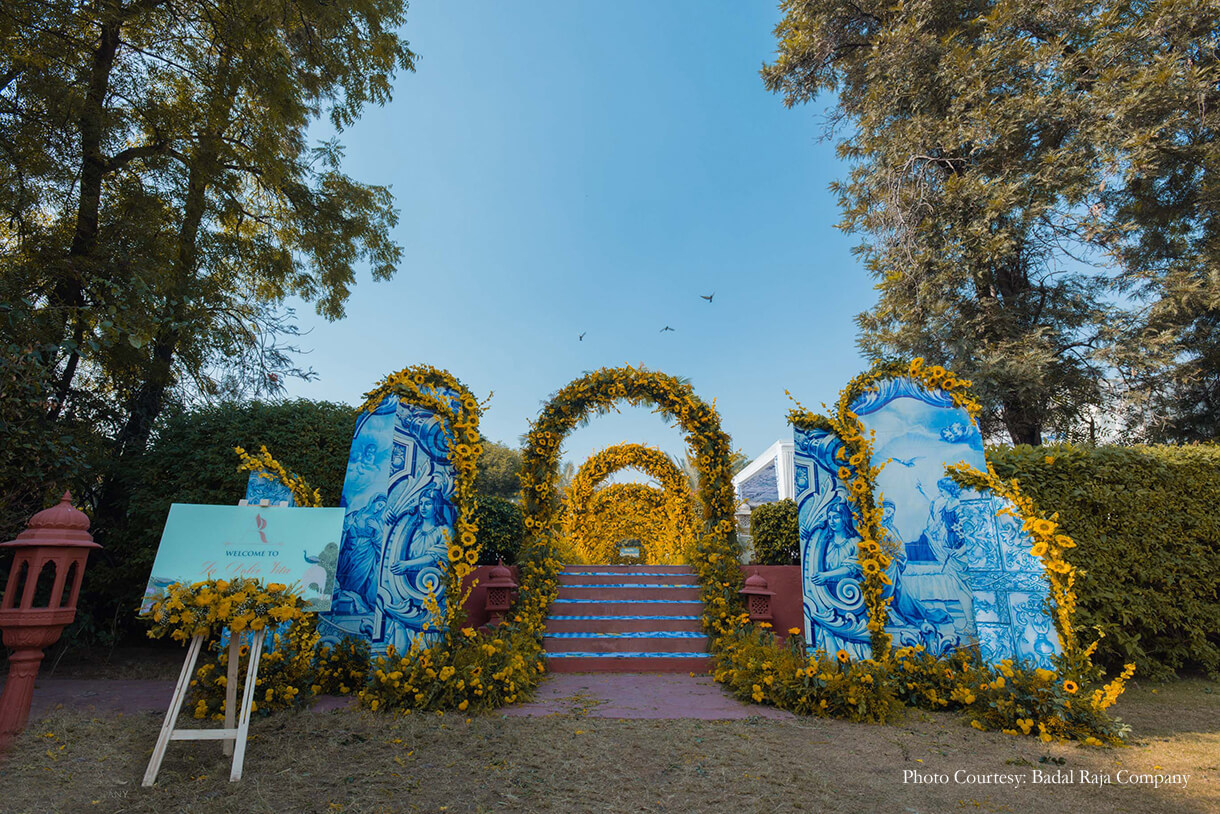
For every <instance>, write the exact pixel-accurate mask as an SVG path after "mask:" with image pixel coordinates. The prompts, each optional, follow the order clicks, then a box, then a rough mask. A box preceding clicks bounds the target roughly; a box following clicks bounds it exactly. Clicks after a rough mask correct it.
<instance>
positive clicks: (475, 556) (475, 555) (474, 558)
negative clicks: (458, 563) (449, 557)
mask: <svg viewBox="0 0 1220 814" xmlns="http://www.w3.org/2000/svg"><path fill="white" fill-rule="evenodd" d="M463 556H465V557H466V562H467V563H469V564H470V565H474V564H475V563H476V562H478V561H479V552H477V551H475V550H474V549H473V548H471V549H467V551H466V553H465V555H463Z"/></svg>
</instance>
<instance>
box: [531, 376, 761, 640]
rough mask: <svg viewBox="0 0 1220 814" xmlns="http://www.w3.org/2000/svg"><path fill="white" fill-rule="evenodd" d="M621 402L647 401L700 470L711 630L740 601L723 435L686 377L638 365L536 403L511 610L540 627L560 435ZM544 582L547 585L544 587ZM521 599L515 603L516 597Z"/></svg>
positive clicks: (701, 549) (546, 599)
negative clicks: (671, 425)
mask: <svg viewBox="0 0 1220 814" xmlns="http://www.w3.org/2000/svg"><path fill="white" fill-rule="evenodd" d="M621 401H625V402H627V403H628V404H630V405H633V406H644V405H647V406H651V407H653V408H654V410H655V411H656V412H658V413H660V414H661V415H662V416H663V417H664V418H666V419H667V420H670V421H674V422H676V423H677V424H678V426H680V427H681V428H682V430H683V432H685V434H686V438H687V443H688V445H689V447H690V452H691V456H692V457H693V459H694V461H695V463H696V465H697V466H698V469H699V500H700V504H701V507H702V516H703V530H702V534H700V535H699V538H698V541H697V542H696V545H695V553H694V556H693V560H694V564H695V566H696V568H697V570H698V573H699V580H700V585H701V588H702V590H701V595H702V598H703V602H704V608H705V609H706V610H705V615H704V627H705V628H706V629H707V631H708V632H709V633H710V634H712V635H716V634H717V632H718V631H721V630H723V629H725V627H726V626H727V625H726V621H727V619H728V618H729V617H730V616H732V615H734V614H735V613H736V611H737V608H738V606H739V605H740V598H739V597H738V596H737V589H738V588H740V587H741V581H742V577H741V570H740V569H739V568H738V557H739V547H738V545H737V540H736V534H735V528H734V524H733V510H734V509H735V508H736V505H735V495H734V491H733V473H732V471H731V469H730V465H729V436H728V435H727V434H726V433H725V432H724V431H723V430H722V429H721V428H720V417H719V415H717V413H716V409H715V403H714V402H713V404H710V405H709V404H707V403H706V402H704V401H703V400H702V399H700V398H699V397H698V396H696V395H695V392H694V390H693V388H691V386H690V384H689V383H688V382H685V381H683V380H681V379H677V378H675V377H673V376H669V375H666V374H664V373H660V372H658V371H653V370H648V369H647V368H643V367H639V368H637V367H631V366H627V367H620V368H601V369H600V370H595V371H593V372H591V373H588V374H586V375H585V376H583V377H581V378H580V379H577V380H576V381H573V382H571V383H570V384H568V385H567V386H566V387H564V388H563V389H562V390H560V391H559V392H558V393H556V394H555V395H554V396H553V397H552V398H551V400H550V401H549V402H548V403H547V405H546V406H545V407H544V408H543V410H542V413H541V415H540V416H539V417H538V420H537V421H536V422H534V423H533V424H532V425H531V426H530V430H529V433H528V434H527V436H526V444H525V454H524V456H523V460H522V471H521V505H522V509H523V511H524V514H525V527H526V528H525V534H526V539H525V543H524V546H523V551H522V554H523V558H524V560H525V568H523V570H522V580H521V585H522V590H521V601H522V602H526V603H528V605H527V606H526V607H527V610H525V611H524V613H523V612H522V610H520V609H519V610H518V615H519V616H524V618H525V619H526V620H528V623H529V624H531V625H537V626H538V627H539V628H541V625H542V622H543V620H544V619H545V616H546V611H547V608H548V607H549V604H550V598H552V597H553V596H554V588H553V584H554V581H555V574H556V571H557V569H558V567H559V564H558V562H557V561H556V560H555V558H554V556H553V550H554V538H555V536H556V525H557V523H556V519H557V514H558V495H557V488H556V480H557V477H558V470H559V452H560V448H561V446H562V445H563V439H564V438H566V437H567V434H568V433H569V432H571V430H572V429H573V428H574V427H575V426H577V424H579V423H580V422H581V421H583V420H585V419H586V418H588V417H589V416H590V415H591V414H603V413H606V412H609V411H611V410H614V409H616V405H617V404H618V403H619V402H621ZM548 583H549V584H550V585H551V586H552V587H548ZM519 604H520V603H519Z"/></svg>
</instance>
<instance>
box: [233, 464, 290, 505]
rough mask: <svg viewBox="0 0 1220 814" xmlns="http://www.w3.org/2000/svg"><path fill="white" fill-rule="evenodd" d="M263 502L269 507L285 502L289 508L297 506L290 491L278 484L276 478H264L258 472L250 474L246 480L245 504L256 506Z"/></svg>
mask: <svg viewBox="0 0 1220 814" xmlns="http://www.w3.org/2000/svg"><path fill="white" fill-rule="evenodd" d="M264 500H266V501H267V502H268V505H270V506H278V505H280V504H281V503H283V502H285V501H287V503H288V505H289V506H295V505H297V503H296V499H295V498H293V496H292V490H291V489H289V488H288V487H287V486H285V485H284V484H282V483H280V481H279V479H278V478H265V477H263V476H262V475H260V474H259V473H258V472H251V473H250V477H249V478H247V479H246V502H247V503H249V504H251V505H258V504H259V503H261V502H262V501H264Z"/></svg>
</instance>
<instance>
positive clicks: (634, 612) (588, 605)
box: [551, 597, 703, 616]
mask: <svg viewBox="0 0 1220 814" xmlns="http://www.w3.org/2000/svg"><path fill="white" fill-rule="evenodd" d="M551 613H552V614H554V615H555V616H700V615H702V613H703V603H702V602H700V601H699V600H698V599H695V600H690V599H637V600H630V599H620V598H617V597H616V598H614V599H581V598H577V599H556V600H555V601H554V602H553V603H551Z"/></svg>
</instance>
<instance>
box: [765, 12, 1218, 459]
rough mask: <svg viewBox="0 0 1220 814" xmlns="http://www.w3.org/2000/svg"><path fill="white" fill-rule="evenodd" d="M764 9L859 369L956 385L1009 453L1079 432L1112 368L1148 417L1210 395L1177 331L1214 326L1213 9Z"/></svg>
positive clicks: (776, 81)
mask: <svg viewBox="0 0 1220 814" xmlns="http://www.w3.org/2000/svg"><path fill="white" fill-rule="evenodd" d="M781 8H782V9H783V11H784V15H785V16H784V18H783V20H782V21H781V22H780V24H779V25H778V26H777V28H776V31H775V33H776V38H777V40H778V52H777V56H776V59H775V61H774V62H773V63H772V64H770V65H768V66H766V67H765V68H764V69H763V78H764V80H765V82H766V85H767V87H768V88H769V89H770V90H772V91H774V92H777V93H780V94H782V95H783V97H784V100H785V102H786V103H787V104H789V105H794V104H801V103H805V102H811V101H814V100H816V99H819V98H824V99H830V100H832V101H831V103H830V107H831V110H830V115H829V117H828V118H829V121H830V123H831V124H830V125H829V132H830V133H835V132H839V133H841V134H843V138H842V140H841V141H840V143H839V155H840V156H841V157H842V158H844V159H845V160H847V161H848V162H850V163H851V172H850V175H849V177H848V178H846V179H845V180H844V181H842V182H841V183H837V184H835V185H834V187H833V188H834V190H835V192H837V194H838V196H839V203H840V208H841V209H842V212H843V216H844V217H843V220H842V222H841V224H840V225H841V227H842V228H843V229H845V230H846V231H848V232H852V233H857V234H860V235H861V236H862V237H863V242H862V244H861V245H860V247H859V250H858V251H859V254H860V255H861V256H862V258H863V259H864V261H865V263H866V266H867V268H868V270H869V272H870V273H871V274H872V275H873V277H874V278H875V279H876V280H877V281H878V285H877V288H878V290H879V292H880V297H879V300H878V302H877V304H876V305H875V306H874V307H873V308H872V309H871V310H870V311H868V312H866V313H864V314H861V315H860V316H859V317H858V324H859V325H860V328H861V340H860V342H861V345H862V347H863V349H864V351H865V352H866V354H867V355H869V356H870V357H872V358H881V357H883V356H885V355H886V354H898V355H901V356H905V357H908V358H909V357H916V356H918V357H924V358H926V359H928V360H929V362H933V363H938V364H945V365H946V366H948V367H950V368H952V369H953V370H954V371H955V372H956V373H958V374H960V375H963V376H965V377H966V378H968V379H971V380H973V381H974V382H975V384H976V387H977V392H978V395H979V396H980V397H981V399H982V401H983V403H984V405H985V406H986V407H987V412H986V413H985V414H984V416H983V419H984V423H985V427H984V429H985V430H987V431H989V432H993V431H994V430H995V429H998V428H1001V427H1002V428H1003V429H1004V430H1006V431H1007V433H1008V434H1009V436H1010V437H1011V438H1012V439H1013V441H1014V443H1035V444H1036V443H1039V442H1040V440H1041V437H1042V432H1043V429H1044V428H1045V429H1057V430H1060V431H1064V430H1069V429H1073V428H1076V429H1078V428H1080V427H1081V426H1082V425H1084V424H1085V423H1086V420H1085V419H1086V417H1085V415H1084V413H1085V412H1086V410H1085V408H1086V407H1087V406H1088V405H1094V404H1098V403H1101V402H1102V399H1103V392H1105V391H1104V388H1103V385H1104V376H1105V371H1107V370H1113V369H1114V366H1117V367H1119V368H1122V369H1124V373H1125V377H1124V381H1125V383H1126V384H1128V385H1132V384H1133V385H1135V387H1134V388H1128V389H1127V391H1126V393H1124V394H1123V395H1125V396H1131V397H1141V398H1146V397H1147V395H1148V394H1149V393H1157V392H1165V391H1167V392H1168V394H1169V398H1168V399H1166V400H1163V401H1162V403H1161V406H1162V407H1163V408H1165V409H1182V410H1190V408H1191V406H1192V404H1193V401H1194V400H1193V397H1194V396H1196V395H1197V392H1198V385H1199V383H1200V381H1202V382H1203V384H1204V390H1205V392H1207V393H1209V394H1211V395H1213V396H1214V394H1215V393H1216V392H1217V390H1216V374H1215V369H1214V367H1210V368H1209V367H1208V366H1206V365H1200V364H1199V362H1200V360H1201V359H1204V358H1205V357H1207V356H1208V354H1209V353H1210V354H1211V355H1212V358H1214V353H1215V351H1214V349H1215V347H1216V346H1217V342H1216V338H1215V337H1216V331H1215V329H1214V327H1208V328H1207V329H1206V330H1203V331H1199V330H1196V327H1197V326H1198V325H1199V324H1200V323H1201V321H1202V320H1206V319H1209V318H1210V320H1211V322H1210V323H1209V324H1210V325H1211V326H1214V323H1215V314H1217V313H1220V286H1217V285H1216V280H1217V274H1218V273H1220V240H1217V223H1218V222H1220V220H1218V219H1217V214H1218V213H1217V209H1218V207H1220V203H1218V202H1220V196H1217V195H1216V192H1215V184H1216V180H1215V179H1216V177H1217V172H1216V171H1217V168H1218V167H1220V139H1217V138H1216V132H1217V128H1218V126H1220V106H1217V102H1220V84H1218V83H1217V82H1216V72H1217V69H1218V68H1220V59H1218V54H1217V51H1216V49H1215V47H1214V43H1215V41H1216V38H1217V35H1218V34H1220V16H1218V15H1217V14H1216V13H1215V7H1214V5H1213V4H1210V3H1176V2H1169V3H1151V4H1130V3H1121V2H1111V1H1110V0H1050V1H1049V2H1043V3H1028V2H1024V0H982V2H975V0H969V1H967V0H950V1H949V2H940V3H927V2H916V3H899V4H894V3H889V2H881V1H880V0H869V1H868V2H856V0H829V1H827V0H784V2H782V4H781ZM823 94H826V95H825V96H824V95H823ZM829 94H834V95H835V96H830V95H829ZM836 97H837V98H836ZM1116 292H1117V293H1119V294H1120V296H1115V294H1116ZM1209 349H1210V350H1209ZM1166 378H1167V379H1168V380H1169V381H1168V382H1166V381H1165V379H1166ZM1190 412H1191V414H1193V412H1194V411H1190ZM1212 426H1213V427H1214V424H1213V425H1212Z"/></svg>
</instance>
